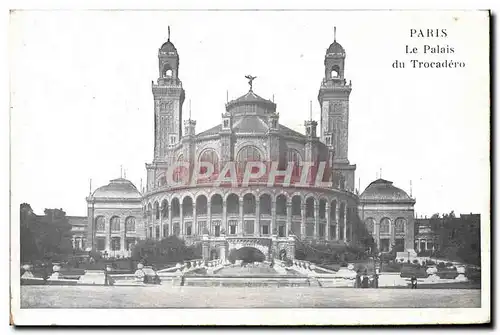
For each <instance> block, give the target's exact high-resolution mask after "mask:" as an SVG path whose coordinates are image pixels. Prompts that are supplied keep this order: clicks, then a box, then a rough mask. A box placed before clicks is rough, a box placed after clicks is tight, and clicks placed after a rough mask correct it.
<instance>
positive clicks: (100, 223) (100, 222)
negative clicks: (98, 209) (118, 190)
mask: <svg viewBox="0 0 500 335" xmlns="http://www.w3.org/2000/svg"><path fill="white" fill-rule="evenodd" d="M95 227H96V228H95V229H96V231H99V232H103V231H106V223H105V222H104V216H98V217H97V218H96V219H95Z"/></svg>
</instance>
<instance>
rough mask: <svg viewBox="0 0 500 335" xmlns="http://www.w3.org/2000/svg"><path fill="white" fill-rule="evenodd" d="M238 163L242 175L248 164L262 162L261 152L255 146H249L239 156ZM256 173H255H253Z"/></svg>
mask: <svg viewBox="0 0 500 335" xmlns="http://www.w3.org/2000/svg"><path fill="white" fill-rule="evenodd" d="M236 161H237V162H238V169H239V171H240V172H241V173H243V172H244V171H245V166H246V163H247V162H259V161H262V159H261V156H260V151H259V149H257V148H256V147H254V146H251V145H248V146H246V147H243V148H242V149H241V150H240V151H239V152H238V155H237V158H236ZM253 172H255V171H253Z"/></svg>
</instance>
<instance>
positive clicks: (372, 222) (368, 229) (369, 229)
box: [365, 218, 375, 234]
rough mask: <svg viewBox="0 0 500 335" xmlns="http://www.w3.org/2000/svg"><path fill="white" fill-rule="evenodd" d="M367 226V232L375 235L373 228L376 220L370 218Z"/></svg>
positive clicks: (366, 222) (366, 221) (367, 220)
mask: <svg viewBox="0 0 500 335" xmlns="http://www.w3.org/2000/svg"><path fill="white" fill-rule="evenodd" d="M365 226H366V230H367V231H368V232H369V233H370V234H373V228H374V227H375V219H374V218H368V219H366V220H365Z"/></svg>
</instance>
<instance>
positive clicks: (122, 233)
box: [120, 219, 127, 256]
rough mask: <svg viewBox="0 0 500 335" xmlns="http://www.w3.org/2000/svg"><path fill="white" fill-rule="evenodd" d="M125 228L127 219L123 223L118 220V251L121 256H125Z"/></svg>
mask: <svg viewBox="0 0 500 335" xmlns="http://www.w3.org/2000/svg"><path fill="white" fill-rule="evenodd" d="M126 230H127V220H126V219H125V221H123V224H122V223H121V222H120V240H121V241H120V252H121V254H122V256H125V251H126V249H125V238H126V234H127V232H126Z"/></svg>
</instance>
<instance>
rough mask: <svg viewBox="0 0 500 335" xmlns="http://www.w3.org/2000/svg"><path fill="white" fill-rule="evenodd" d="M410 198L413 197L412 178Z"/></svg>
mask: <svg viewBox="0 0 500 335" xmlns="http://www.w3.org/2000/svg"><path fill="white" fill-rule="evenodd" d="M410 198H413V189H412V185H411V180H410Z"/></svg>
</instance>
